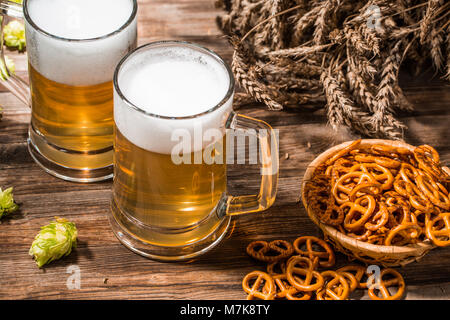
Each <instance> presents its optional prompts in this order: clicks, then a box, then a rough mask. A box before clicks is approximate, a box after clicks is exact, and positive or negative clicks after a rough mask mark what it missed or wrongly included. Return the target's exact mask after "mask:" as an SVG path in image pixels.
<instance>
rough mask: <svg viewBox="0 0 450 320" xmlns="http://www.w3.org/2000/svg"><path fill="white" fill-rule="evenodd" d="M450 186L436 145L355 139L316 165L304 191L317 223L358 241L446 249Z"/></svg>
mask: <svg viewBox="0 0 450 320" xmlns="http://www.w3.org/2000/svg"><path fill="white" fill-rule="evenodd" d="M449 189H450V176H449V174H448V173H447V172H446V171H444V169H443V168H442V166H441V163H440V159H439V154H438V152H437V151H436V150H435V149H434V148H433V147H431V146H428V145H422V146H419V147H416V148H414V149H412V150H410V149H407V148H403V147H395V146H388V145H382V144H373V145H368V146H363V145H361V140H356V141H354V142H353V143H351V144H350V145H348V146H347V147H346V148H344V149H341V150H340V151H338V152H337V153H336V154H334V155H333V156H332V157H330V158H329V159H328V160H326V161H325V162H324V163H323V164H321V165H320V166H318V167H317V168H316V170H315V171H314V174H313V177H312V179H311V180H310V181H308V182H306V183H305V193H304V194H305V196H306V202H307V204H308V209H309V210H312V212H314V214H315V215H316V217H317V218H318V220H319V221H321V222H322V223H324V224H326V225H330V226H333V227H335V228H336V229H338V230H339V231H340V232H342V233H344V234H346V235H347V236H350V237H352V238H355V239H356V240H359V241H364V242H367V243H371V244H376V245H385V246H405V245H409V244H416V243H420V242H423V241H426V240H429V241H431V242H432V243H433V244H434V245H436V246H442V247H443V246H450V197H449Z"/></svg>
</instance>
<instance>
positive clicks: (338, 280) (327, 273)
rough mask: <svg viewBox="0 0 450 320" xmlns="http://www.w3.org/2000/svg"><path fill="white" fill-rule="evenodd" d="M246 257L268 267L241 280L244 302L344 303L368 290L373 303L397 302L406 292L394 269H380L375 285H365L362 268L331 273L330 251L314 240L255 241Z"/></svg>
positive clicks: (333, 261) (365, 274)
mask: <svg viewBox="0 0 450 320" xmlns="http://www.w3.org/2000/svg"><path fill="white" fill-rule="evenodd" d="M247 253H248V255H250V256H251V257H252V258H254V259H256V260H258V261H262V262H264V263H266V264H267V265H266V271H265V272H263V271H252V272H250V273H248V274H247V275H246V276H245V277H244V279H243V281H242V288H243V289H244V291H245V292H246V293H247V300H252V299H255V298H257V299H263V300H274V299H288V300H312V299H317V300H347V299H349V296H350V294H351V293H352V292H353V291H355V290H356V289H358V288H359V289H367V290H368V295H369V297H370V298H371V299H373V300H398V299H401V298H402V297H403V295H404V292H405V281H404V280H403V277H402V276H401V274H400V273H398V272H397V271H396V270H394V269H389V268H386V269H382V270H381V272H380V275H379V279H378V280H377V281H376V283H374V284H375V285H371V284H369V283H368V281H367V280H366V281H364V278H366V279H367V277H368V276H369V274H368V272H367V269H366V268H365V267H363V266H361V265H356V264H353V265H347V266H344V267H342V268H339V269H337V270H332V269H330V268H332V267H333V266H334V265H335V254H334V252H333V250H332V249H331V247H330V246H329V245H328V244H327V243H326V242H325V241H324V240H322V239H319V238H317V237H313V236H303V237H299V238H297V239H296V240H295V241H294V242H293V243H290V242H288V241H285V240H274V241H271V242H267V241H254V242H251V243H250V244H249V245H248V246H247ZM389 289H390V290H389ZM393 291H394V292H393ZM392 292H393V293H392Z"/></svg>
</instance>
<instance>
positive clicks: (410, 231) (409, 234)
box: [384, 222, 422, 246]
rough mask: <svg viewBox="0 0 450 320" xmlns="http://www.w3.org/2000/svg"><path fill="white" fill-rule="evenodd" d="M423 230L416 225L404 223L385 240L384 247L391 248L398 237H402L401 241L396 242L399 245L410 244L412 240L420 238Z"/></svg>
mask: <svg viewBox="0 0 450 320" xmlns="http://www.w3.org/2000/svg"><path fill="white" fill-rule="evenodd" d="M421 231H422V229H421V228H420V226H419V225H417V224H415V223H411V222H410V223H403V224H400V225H398V226H396V227H395V228H394V229H392V230H391V231H390V232H389V234H388V235H387V237H386V239H385V240H384V245H386V246H390V245H392V244H393V242H394V240H395V238H396V237H400V238H401V239H400V240H396V244H397V245H404V244H405V243H408V242H410V240H411V239H416V238H418V237H419V235H420V233H421Z"/></svg>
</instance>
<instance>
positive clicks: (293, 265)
mask: <svg viewBox="0 0 450 320" xmlns="http://www.w3.org/2000/svg"><path fill="white" fill-rule="evenodd" d="M299 264H300V265H302V267H297V265H299ZM314 265H315V263H314V262H312V261H311V260H310V259H309V258H306V257H301V256H293V257H291V258H290V259H289V260H288V263H287V267H286V277H287V280H288V281H289V283H290V284H291V285H292V286H293V287H294V288H296V289H297V290H300V291H303V292H312V291H316V290H318V289H319V288H321V287H322V286H323V284H324V279H323V277H322V275H321V274H320V273H319V272H317V271H315V270H314Z"/></svg>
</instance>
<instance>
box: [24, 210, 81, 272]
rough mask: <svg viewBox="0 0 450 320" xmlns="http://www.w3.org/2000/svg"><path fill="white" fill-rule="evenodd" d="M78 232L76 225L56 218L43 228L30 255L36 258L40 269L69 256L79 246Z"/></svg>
mask: <svg viewBox="0 0 450 320" xmlns="http://www.w3.org/2000/svg"><path fill="white" fill-rule="evenodd" d="M77 235H78V231H77V228H76V226H75V224H74V223H72V222H69V221H67V220H66V219H62V218H56V220H55V221H52V222H50V224H48V225H46V226H43V227H41V231H40V232H39V233H38V234H37V235H36V237H35V239H34V241H33V243H32V244H31V248H30V251H29V254H30V255H31V256H33V257H34V259H35V260H36V264H37V266H38V267H39V268H41V267H42V266H44V265H45V264H47V263H50V262H52V261H53V260H57V259H60V258H62V257H64V256H67V255H69V254H70V253H71V252H72V249H73V248H76V246H77Z"/></svg>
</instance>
